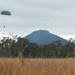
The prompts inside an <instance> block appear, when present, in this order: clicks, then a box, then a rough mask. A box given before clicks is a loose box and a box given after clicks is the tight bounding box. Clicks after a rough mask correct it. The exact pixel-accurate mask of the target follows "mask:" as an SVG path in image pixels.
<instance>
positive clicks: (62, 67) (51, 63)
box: [0, 58, 75, 75]
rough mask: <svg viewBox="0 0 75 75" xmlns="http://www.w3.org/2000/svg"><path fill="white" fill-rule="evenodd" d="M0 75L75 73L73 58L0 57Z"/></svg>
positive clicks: (74, 60) (68, 74)
mask: <svg viewBox="0 0 75 75" xmlns="http://www.w3.org/2000/svg"><path fill="white" fill-rule="evenodd" d="M0 75H75V59H71V58H70V59H68V58H67V59H31V58H30V59H26V58H0Z"/></svg>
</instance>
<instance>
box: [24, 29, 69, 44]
mask: <svg viewBox="0 0 75 75" xmlns="http://www.w3.org/2000/svg"><path fill="white" fill-rule="evenodd" d="M25 38H26V39H28V40H29V41H30V42H34V43H37V44H40V45H48V44H50V43H51V42H52V41H58V40H61V43H62V44H63V45H64V44H66V43H67V42H68V41H67V40H66V39H64V38H61V37H59V36H57V35H55V34H52V33H50V32H48V31H47V30H37V31H34V32H32V33H30V34H29V35H27V36H26V37H25Z"/></svg>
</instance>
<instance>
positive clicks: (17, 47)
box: [0, 36, 75, 58]
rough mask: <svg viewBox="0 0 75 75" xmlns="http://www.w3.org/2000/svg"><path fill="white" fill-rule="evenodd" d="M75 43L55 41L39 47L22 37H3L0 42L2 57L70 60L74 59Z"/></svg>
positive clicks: (71, 41)
mask: <svg viewBox="0 0 75 75" xmlns="http://www.w3.org/2000/svg"><path fill="white" fill-rule="evenodd" d="M74 42H75V41H73V40H70V41H69V42H68V43H67V44H66V45H62V44H61V41H60V40H58V41H53V42H52V43H51V44H49V45H37V44H36V43H31V42H29V40H27V39H25V38H21V37H17V36H15V37H13V38H12V39H11V38H9V37H3V39H1V41H0V57H21V56H23V57H26V58H68V57H74V48H75V43H74Z"/></svg>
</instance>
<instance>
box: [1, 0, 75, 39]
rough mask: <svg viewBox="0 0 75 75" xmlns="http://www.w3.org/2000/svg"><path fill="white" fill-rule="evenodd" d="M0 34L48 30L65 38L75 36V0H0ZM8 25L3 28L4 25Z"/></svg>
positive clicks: (24, 33) (20, 33)
mask: <svg viewBox="0 0 75 75" xmlns="http://www.w3.org/2000/svg"><path fill="white" fill-rule="evenodd" d="M2 10H8V11H10V12H11V16H5V15H4V16H3V15H1V14H0V35H3V33H5V35H6V34H9V33H12V34H14V35H27V34H29V33H31V32H33V31H34V30H39V29H43V30H48V31H49V32H51V33H53V34H56V35H59V36H61V37H63V38H66V39H69V38H75V28H74V27H75V0H0V12H1V11H2ZM4 25H5V26H6V27H5V28H3V26H4Z"/></svg>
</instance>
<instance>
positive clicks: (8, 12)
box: [1, 10, 11, 16]
mask: <svg viewBox="0 0 75 75" xmlns="http://www.w3.org/2000/svg"><path fill="white" fill-rule="evenodd" d="M1 15H8V16H10V15H11V12H10V11H7V10H4V11H2V12H1Z"/></svg>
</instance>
